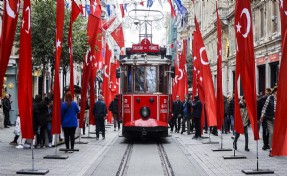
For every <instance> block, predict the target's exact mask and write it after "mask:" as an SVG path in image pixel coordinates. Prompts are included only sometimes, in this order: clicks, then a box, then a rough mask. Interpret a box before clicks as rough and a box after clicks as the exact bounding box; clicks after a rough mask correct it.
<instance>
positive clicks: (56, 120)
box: [52, 0, 65, 134]
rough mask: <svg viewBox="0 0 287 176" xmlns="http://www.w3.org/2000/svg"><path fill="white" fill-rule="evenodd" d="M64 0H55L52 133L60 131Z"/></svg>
mask: <svg viewBox="0 0 287 176" xmlns="http://www.w3.org/2000/svg"><path fill="white" fill-rule="evenodd" d="M64 10H65V2H64V0H57V7H56V58H55V66H54V69H55V76H54V95H53V119H52V134H60V133H61V101H60V79H59V69H60V59H61V52H62V36H63V26H64Z"/></svg>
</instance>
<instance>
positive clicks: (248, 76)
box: [234, 0, 259, 140]
mask: <svg viewBox="0 0 287 176" xmlns="http://www.w3.org/2000/svg"><path fill="white" fill-rule="evenodd" d="M234 29H235V33H236V41H237V49H236V72H235V85H236V86H235V103H234V105H235V114H234V116H235V117H234V119H235V122H234V127H235V131H236V132H238V133H243V127H242V118H241V115H240V112H239V111H238V109H239V104H238V103H236V102H238V84H237V81H238V80H239V79H240V80H241V84H242V88H243V92H244V97H245V100H246V106H247V110H248V115H249V119H250V122H251V125H252V129H253V134H254V140H258V139H259V133H258V125H257V112H256V111H257V108H256V85H255V84H256V78H255V56H254V46H253V30H252V15H251V10H250V2H249V0H245V1H241V0H237V1H236V8H235V21H234Z"/></svg>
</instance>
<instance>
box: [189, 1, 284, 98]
mask: <svg viewBox="0 0 287 176" xmlns="http://www.w3.org/2000/svg"><path fill="white" fill-rule="evenodd" d="M215 2H216V1H195V5H193V6H192V7H191V11H192V13H194V14H195V15H196V16H197V19H198V21H199V24H200V28H201V32H202V36H203V39H204V43H205V47H206V51H207V55H208V58H209V60H210V66H211V71H212V74H213V80H214V85H215V87H216V70H217V68H216V62H217V44H216V42H217V26H216V4H215ZM251 9H252V24H253V26H252V27H253V36H254V50H255V63H256V69H255V70H256V88H257V94H261V93H264V90H265V88H267V87H274V86H275V85H276V84H277V81H278V70H279V62H280V58H281V33H280V12H279V2H278V1H271V0H266V1H254V2H253V3H251ZM218 10H219V16H220V19H221V25H222V56H223V58H222V59H223V64H222V72H223V83H222V84H223V94H224V95H231V94H232V91H233V90H234V85H235V82H234V79H235V58H236V55H235V54H236V42H235V32H234V15H235V14H234V13H235V2H233V1H219V4H218ZM193 16H194V15H192V16H191V18H192V20H193ZM192 23H193V22H192ZM192 30H194V29H192ZM240 92H241V94H242V91H240Z"/></svg>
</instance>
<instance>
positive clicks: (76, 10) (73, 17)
mask: <svg viewBox="0 0 287 176" xmlns="http://www.w3.org/2000/svg"><path fill="white" fill-rule="evenodd" d="M80 13H81V9H80V8H79V6H78V5H77V4H76V2H75V1H74V0H72V10H71V18H70V28H69V34H68V47H69V55H70V91H71V94H72V97H73V98H74V61H73V47H72V35H73V34H72V31H73V23H74V21H75V20H76V19H77V17H78V16H79V14H80Z"/></svg>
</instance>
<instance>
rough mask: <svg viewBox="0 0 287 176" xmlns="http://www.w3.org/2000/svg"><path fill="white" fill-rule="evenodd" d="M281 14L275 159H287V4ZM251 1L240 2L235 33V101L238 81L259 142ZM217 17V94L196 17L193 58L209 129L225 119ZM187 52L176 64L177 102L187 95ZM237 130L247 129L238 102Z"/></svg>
mask: <svg viewBox="0 0 287 176" xmlns="http://www.w3.org/2000/svg"><path fill="white" fill-rule="evenodd" d="M279 8H280V15H281V36H282V59H281V66H280V72H279V81H278V93H277V106H276V113H275V122H274V134H273V135H274V136H273V142H272V155H273V156H287V120H286V118H285V117H286V116H287V111H286V110H284V108H286V107H287V94H284V90H285V91H286V90H287V70H286V69H282V68H287V1H286V0H285V1H284V0H281V1H280V3H279ZM251 12H252V11H251V7H250V1H249V0H246V1H241V0H237V1H236V7H235V22H234V30H235V34H236V35H235V37H236V46H237V49H236V71H235V88H234V90H235V97H234V99H235V100H234V102H239V97H238V87H239V85H238V81H239V80H240V82H241V84H242V89H243V92H244V97H245V100H246V106H247V110H248V116H249V119H250V123H251V126H252V130H253V134H254V140H259V130H258V121H257V113H261V112H257V102H256V101H257V99H256V77H255V55H254V45H253V30H252V26H253V25H252V14H251ZM216 15H217V34H218V39H217V80H216V82H217V87H216V93H215V89H214V85H213V81H212V74H211V70H210V64H209V61H208V58H207V53H206V48H205V46H204V42H203V38H202V34H201V32H200V27H199V24H198V22H197V19H196V16H194V24H195V31H193V41H192V55H193V85H192V88H193V94H192V95H193V96H195V95H199V97H200V100H201V101H202V102H203V109H202V120H201V125H202V126H203V125H204V121H205V120H204V117H205V116H206V118H207V125H208V126H217V128H218V129H219V130H221V128H222V124H223V120H224V101H223V93H222V42H221V41H222V34H221V22H220V17H219V14H218V7H217V4H216ZM183 48H186V41H185V40H184V41H183ZM185 64H186V50H185V49H183V50H182V52H181V53H180V54H178V56H177V59H176V61H175V75H176V76H175V79H174V81H173V91H172V95H173V99H175V96H176V95H179V96H180V97H181V98H183V97H184V95H185V94H187V93H188V92H187V73H186V66H185ZM234 109H235V112H234V121H235V122H234V128H235V131H236V132H238V133H241V134H243V133H244V128H243V124H242V118H241V114H240V108H239V104H238V103H235V107H234Z"/></svg>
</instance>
